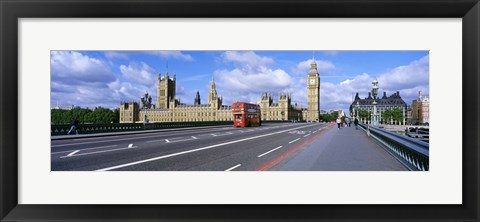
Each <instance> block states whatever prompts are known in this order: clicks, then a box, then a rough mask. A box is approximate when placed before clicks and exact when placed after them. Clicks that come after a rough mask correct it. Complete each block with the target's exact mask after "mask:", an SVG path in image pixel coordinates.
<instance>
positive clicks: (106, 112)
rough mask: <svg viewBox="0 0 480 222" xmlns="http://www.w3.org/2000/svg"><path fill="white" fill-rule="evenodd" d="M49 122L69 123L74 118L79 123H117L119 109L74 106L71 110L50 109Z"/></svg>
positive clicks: (54, 123) (56, 123)
mask: <svg viewBox="0 0 480 222" xmlns="http://www.w3.org/2000/svg"><path fill="white" fill-rule="evenodd" d="M50 114H51V121H50V122H51V124H52V125H58V124H70V123H71V122H72V120H73V119H74V118H77V119H78V122H80V123H81V124H85V123H94V124H95V123H118V122H119V119H120V110H119V109H115V110H110V109H106V108H102V107H97V108H95V109H94V110H91V109H88V108H80V107H75V108H73V109H71V110H63V109H52V110H51V112H50Z"/></svg>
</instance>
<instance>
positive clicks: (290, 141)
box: [288, 138, 300, 143]
mask: <svg viewBox="0 0 480 222" xmlns="http://www.w3.org/2000/svg"><path fill="white" fill-rule="evenodd" d="M299 139H300V138H297V139H294V140H292V141H290V142H288V143H294V142H296V141H298V140H299Z"/></svg>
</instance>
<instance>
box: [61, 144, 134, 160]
mask: <svg viewBox="0 0 480 222" xmlns="http://www.w3.org/2000/svg"><path fill="white" fill-rule="evenodd" d="M133 148H137V147H136V146H132V147H125V148H118V149H113V150H102V151H96V152H90V153H80V154H77V155H71V156H69V155H67V156H61V157H60V158H67V157H76V156H85V155H91V154H97V153H106V152H113V151H118V150H128V149H133Z"/></svg>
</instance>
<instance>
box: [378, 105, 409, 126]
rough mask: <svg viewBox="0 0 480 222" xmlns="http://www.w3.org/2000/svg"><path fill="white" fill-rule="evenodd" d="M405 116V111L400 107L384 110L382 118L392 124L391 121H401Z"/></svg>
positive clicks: (386, 122)
mask: <svg viewBox="0 0 480 222" xmlns="http://www.w3.org/2000/svg"><path fill="white" fill-rule="evenodd" d="M403 117H404V116H403V112H402V110H401V109H399V108H395V109H387V110H385V111H383V112H382V120H383V123H384V124H390V123H391V121H395V122H397V123H401V122H403Z"/></svg>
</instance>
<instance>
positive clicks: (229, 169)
mask: <svg viewBox="0 0 480 222" xmlns="http://www.w3.org/2000/svg"><path fill="white" fill-rule="evenodd" d="M241 165H242V164H238V165H236V166H233V167H230V168H228V169H226V170H225V171H231V170H233V169H235V168H237V167H239V166H241Z"/></svg>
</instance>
